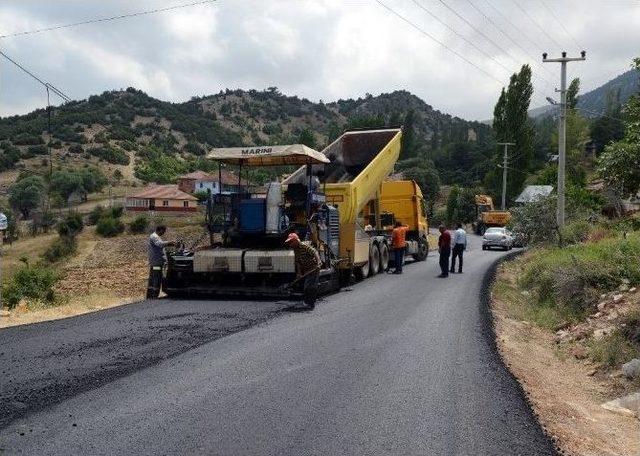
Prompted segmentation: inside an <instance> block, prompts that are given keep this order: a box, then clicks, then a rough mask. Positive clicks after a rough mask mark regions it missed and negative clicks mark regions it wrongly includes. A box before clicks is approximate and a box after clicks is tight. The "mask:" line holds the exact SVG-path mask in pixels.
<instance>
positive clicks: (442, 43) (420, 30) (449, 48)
mask: <svg viewBox="0 0 640 456" xmlns="http://www.w3.org/2000/svg"><path fill="white" fill-rule="evenodd" d="M375 1H376V3H378V4H379V5H380V6H382V7H383V8H385V9H386V10H387V11H389V12H390V13H392V14H393V15H394V16H396V17H398V18H399V19H400V20H402V21H403V22H405V23H407V24H409V25H410V26H411V27H413V28H414V29H416V30H417V31H419V32H420V33H421V34H423V35H424V36H426V37H427V38H429V39H430V40H432V41H435V42H436V43H438V44H439V45H440V46H442V47H444V48H445V49H447V50H448V51H450V52H451V53H453V54H455V55H456V56H457V57H459V58H460V59H462V60H464V61H465V62H467V63H468V64H469V65H471V66H473V67H475V68H476V69H478V70H479V71H481V72H482V73H484V74H485V75H487V76H488V77H490V78H491V79H493V80H495V81H497V82H498V83H499V84H500V85H501V86H502V87H505V85H508V83H507V84H505V82H504V81H503V80H500V79H498V78H497V77H496V76H494V75H492V74H491V73H489V72H488V71H486V70H484V69H483V68H481V67H479V66H478V65H476V64H475V63H473V62H472V61H471V60H469V59H467V58H466V57H465V56H463V55H462V54H460V53H459V52H457V51H456V50H454V49H452V48H451V47H449V46H447V45H446V44H445V43H444V42H442V41H441V40H439V39H437V38H436V37H434V36H433V35H431V34H430V33H428V32H426V31H425V30H424V29H422V28H421V27H419V26H418V25H416V24H415V23H413V22H412V21H410V20H409V19H407V18H406V17H404V16H403V15H402V14H400V13H398V12H397V11H395V10H394V9H392V8H391V7H389V6H387V5H386V4H385V3H383V2H382V1H381V0H375ZM534 95H536V96H538V97H539V98H541V99H542V98H543V97H542V96H541V95H539V94H537V93H535V91H534V93H533V94H532V98H533V96H534ZM544 103H546V100H545V101H544Z"/></svg>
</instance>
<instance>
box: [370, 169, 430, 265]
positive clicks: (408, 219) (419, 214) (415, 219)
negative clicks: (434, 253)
mask: <svg viewBox="0 0 640 456" xmlns="http://www.w3.org/2000/svg"><path fill="white" fill-rule="evenodd" d="M376 202H377V205H378V211H379V213H380V217H379V218H376ZM364 215H365V220H368V221H369V223H370V225H369V226H372V227H375V228H376V230H378V231H382V232H385V233H388V234H389V235H390V234H391V231H392V230H393V227H394V225H395V222H396V221H399V222H400V223H402V224H403V225H405V226H407V227H408V228H409V230H408V231H407V252H406V253H407V254H408V255H411V256H413V259H414V260H416V261H424V260H426V259H427V255H428V254H429V243H428V241H427V236H428V234H429V223H428V220H427V205H426V202H425V200H424V197H423V195H422V190H421V189H420V186H419V185H418V184H416V183H415V182H414V181H407V180H402V181H385V182H383V183H382V185H381V187H380V195H379V198H378V199H377V201H376V200H374V201H372V202H370V204H368V205H367V206H365V209H364ZM378 220H379V223H378Z"/></svg>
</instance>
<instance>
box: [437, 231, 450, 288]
mask: <svg viewBox="0 0 640 456" xmlns="http://www.w3.org/2000/svg"><path fill="white" fill-rule="evenodd" d="M438 230H439V231H440V237H439V238H438V252H439V253H440V271H442V272H441V273H440V275H439V276H438V277H440V278H445V277H449V256H450V255H451V235H450V234H449V232H448V231H447V229H446V228H445V227H444V225H440V226H439V227H438Z"/></svg>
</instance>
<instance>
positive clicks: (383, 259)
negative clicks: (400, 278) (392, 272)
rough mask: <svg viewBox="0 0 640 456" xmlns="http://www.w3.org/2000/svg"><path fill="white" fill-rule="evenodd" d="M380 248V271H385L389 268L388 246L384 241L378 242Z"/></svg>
mask: <svg viewBox="0 0 640 456" xmlns="http://www.w3.org/2000/svg"><path fill="white" fill-rule="evenodd" d="M378 249H379V250H380V272H385V271H386V270H387V269H389V246H388V245H387V244H385V243H384V242H383V243H381V244H378Z"/></svg>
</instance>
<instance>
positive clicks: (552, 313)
mask: <svg viewBox="0 0 640 456" xmlns="http://www.w3.org/2000/svg"><path fill="white" fill-rule="evenodd" d="M638 258H640V233H638V232H634V233H631V234H629V235H628V236H627V238H626V239H625V238H623V237H622V236H621V235H620V234H619V233H617V232H613V233H612V232H608V233H607V235H606V236H597V237H589V238H587V241H586V242H582V243H578V244H575V245H573V246H570V247H566V248H564V249H559V248H555V247H538V248H534V249H532V250H531V251H529V252H527V253H526V254H525V255H523V256H522V257H520V258H518V259H516V260H514V261H512V262H509V263H505V264H504V265H503V266H502V269H501V273H500V275H499V277H498V280H497V282H496V284H495V286H494V289H493V291H494V294H495V296H496V298H497V299H499V300H500V301H502V302H504V303H506V304H507V306H506V307H507V311H508V314H509V317H511V318H514V319H516V320H520V321H530V322H532V323H534V324H536V325H537V326H540V327H542V328H546V329H549V330H553V331H555V330H558V329H561V328H564V327H566V326H569V325H571V324H575V323H578V322H580V321H583V320H584V319H585V318H586V317H587V316H588V315H590V314H592V313H593V312H595V310H596V309H595V304H596V303H597V302H598V301H599V296H600V294H601V293H605V292H610V291H614V290H617V289H618V287H619V286H620V285H621V284H623V283H625V284H627V283H628V284H629V285H630V286H637V285H638V284H640V262H639V261H638ZM616 324H617V328H616V329H615V330H614V331H613V332H612V333H610V334H608V335H606V336H604V337H603V338H601V339H598V340H596V339H593V338H592V339H589V341H588V342H587V348H588V354H589V357H590V358H591V360H592V361H594V362H596V363H600V364H601V365H602V366H603V367H605V368H606V369H612V368H618V367H620V366H621V365H622V364H623V363H625V362H627V361H629V360H630V359H632V358H635V357H640V310H637V311H634V312H632V313H630V314H628V315H626V316H625V317H623V320H622V321H619V322H617V323H616Z"/></svg>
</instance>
